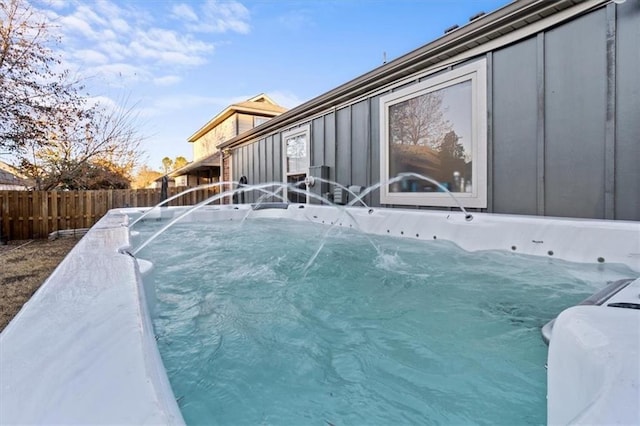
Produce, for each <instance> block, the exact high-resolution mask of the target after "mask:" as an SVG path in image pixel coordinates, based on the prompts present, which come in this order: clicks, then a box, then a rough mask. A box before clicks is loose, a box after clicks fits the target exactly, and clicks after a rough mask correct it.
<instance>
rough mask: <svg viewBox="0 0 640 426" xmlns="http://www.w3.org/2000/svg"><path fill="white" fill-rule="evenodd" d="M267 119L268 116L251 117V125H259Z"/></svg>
mask: <svg viewBox="0 0 640 426" xmlns="http://www.w3.org/2000/svg"><path fill="white" fill-rule="evenodd" d="M267 121H269V117H253V127H256V126H259V125H261V124H263V123H266V122H267Z"/></svg>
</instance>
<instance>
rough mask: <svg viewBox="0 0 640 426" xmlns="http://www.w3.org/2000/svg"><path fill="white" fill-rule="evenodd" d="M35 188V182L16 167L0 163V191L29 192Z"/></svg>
mask: <svg viewBox="0 0 640 426" xmlns="http://www.w3.org/2000/svg"><path fill="white" fill-rule="evenodd" d="M33 186H34V182H33V180H31V179H28V178H27V177H25V176H23V175H22V174H20V172H18V170H17V169H16V168H15V167H13V166H11V165H9V164H7V163H5V162H3V161H0V191H27V190H29V189H30V188H33Z"/></svg>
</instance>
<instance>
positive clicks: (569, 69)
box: [233, 1, 640, 220]
mask: <svg viewBox="0 0 640 426" xmlns="http://www.w3.org/2000/svg"><path fill="white" fill-rule="evenodd" d="M638 40H640V3H639V2H633V1H631V2H629V1H628V2H626V3H624V4H622V5H614V4H608V5H605V6H602V7H599V8H598V9H596V10H593V11H591V12H589V13H586V14H584V15H582V16H578V17H575V18H573V19H571V20H570V21H568V22H565V23H562V24H560V25H556V26H554V27H551V28H550V29H547V30H544V31H540V32H538V33H537V34H534V35H533V36H529V37H527V38H526V39H523V40H518V41H516V42H514V43H512V44H509V45H506V46H504V47H501V48H498V49H495V50H493V51H490V52H488V53H486V54H482V55H478V56H476V57H475V58H471V59H470V60H469V61H466V62H465V63H464V64H458V65H457V66H463V65H466V64H468V63H470V62H474V61H480V60H486V63H487V65H486V74H487V77H486V78H487V102H486V109H487V111H486V113H487V129H486V132H487V148H486V149H487V154H488V155H487V175H488V176H487V190H488V194H487V207H486V208H484V209H482V210H483V211H489V212H495V213H505V214H527V215H547V216H565V217H580V218H599V219H600V218H608V219H627V220H640V191H638V188H639V187H640V167H639V166H638V165H639V164H640V139H639V137H640V136H639V135H640V120H638V117H640V102H638V99H640V79H638V78H637V70H638V69H640V56H639V55H638V53H637V52H638V50H637V49H638V44H637V43H638ZM453 68H454V69H455V67H453ZM443 72H447V70H444V71H439V73H443ZM426 78H428V77H426ZM422 79H423V80H424V78H422ZM419 80H420V78H418V77H416V79H415V80H414V81H413V82H409V83H408V84H405V85H403V86H402V87H398V88H391V85H392V84H393V82H392V83H390V85H389V86H387V87H389V89H388V90H378V91H376V92H373V93H371V94H369V95H368V96H364V97H360V98H359V99H358V100H354V101H353V102H351V103H350V104H347V105H344V106H341V107H338V108H332V109H328V110H326V111H324V112H323V113H320V114H317V115H316V116H314V117H309V118H304V119H301V120H300V121H299V122H298V123H296V124H295V125H293V126H287V128H283V129H279V130H278V131H277V132H275V133H273V134H271V135H269V136H267V137H263V138H261V139H259V140H255V141H252V142H251V143H249V144H246V145H243V146H240V147H237V148H235V149H233V162H234V176H233V177H234V179H238V178H239V176H241V175H245V176H247V178H248V182H249V183H250V184H255V183H261V182H266V181H270V180H276V181H282V180H283V177H282V155H283V154H282V134H283V133H284V132H286V131H289V130H291V129H292V128H295V127H298V126H303V125H309V126H310V129H311V130H310V141H311V142H310V156H311V163H310V164H311V166H320V165H324V166H328V167H329V178H330V179H331V180H333V181H336V182H338V183H340V184H343V185H362V186H370V185H372V184H375V183H378V182H379V180H380V155H381V154H380V137H381V130H380V120H379V116H380V98H381V97H382V96H384V95H386V94H388V93H391V92H393V91H397V90H400V89H403V88H405V87H407V86H408V85H411V84H418V83H419ZM251 197H254V198H253V199H252V198H251ZM255 199H257V196H255V195H250V196H249V200H250V201H255ZM365 201H366V202H367V204H369V205H372V206H378V205H380V196H379V194H378V192H377V191H376V192H374V193H373V194H371V195H368V196H367V197H366V198H365ZM402 207H411V206H402Z"/></svg>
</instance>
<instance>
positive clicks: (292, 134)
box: [282, 125, 311, 203]
mask: <svg viewBox="0 0 640 426" xmlns="http://www.w3.org/2000/svg"><path fill="white" fill-rule="evenodd" d="M309 129H310V127H309V126H308V125H307V126H301V127H299V128H296V129H294V130H291V131H288V132H286V133H284V134H283V135H282V143H283V151H284V164H283V170H284V181H285V182H288V183H291V184H294V185H297V186H298V187H300V188H301V189H305V186H304V179H305V178H306V177H307V173H309V166H310V164H311V162H310V161H311V159H310V157H309ZM287 196H288V199H289V201H290V202H292V203H305V202H306V201H307V197H306V196H305V195H304V194H299V193H296V192H293V191H288V194H287Z"/></svg>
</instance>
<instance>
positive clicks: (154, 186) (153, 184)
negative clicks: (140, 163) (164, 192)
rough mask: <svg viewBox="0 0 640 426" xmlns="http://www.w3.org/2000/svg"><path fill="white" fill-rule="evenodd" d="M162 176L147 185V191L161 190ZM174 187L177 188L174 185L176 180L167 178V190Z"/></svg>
mask: <svg viewBox="0 0 640 426" xmlns="http://www.w3.org/2000/svg"><path fill="white" fill-rule="evenodd" d="M163 177H164V176H160V177H158V178H157V179H154V181H153V182H151V183H150V184H149V185H147V189H161V188H162V178H163ZM174 186H179V185H176V180H175V179H173V178H171V177H170V178H169V179H168V180H167V187H168V188H173V187H174Z"/></svg>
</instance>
